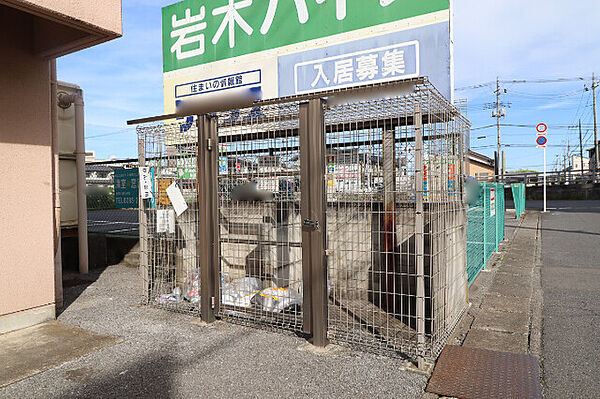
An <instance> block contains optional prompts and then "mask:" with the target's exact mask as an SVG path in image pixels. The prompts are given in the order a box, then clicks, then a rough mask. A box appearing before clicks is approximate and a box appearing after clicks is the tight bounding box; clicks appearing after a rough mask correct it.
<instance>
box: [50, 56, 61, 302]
mask: <svg viewBox="0 0 600 399" xmlns="http://www.w3.org/2000/svg"><path fill="white" fill-rule="evenodd" d="M56 91H57V81H56V60H52V61H50V118H51V123H52V129H51V134H52V204H53V207H54V304H55V306H56V308H57V309H60V308H62V306H63V286H62V253H61V237H60V179H59V158H58V153H59V148H58V113H57V109H56V108H57V106H58V105H57V102H58V99H57V97H56Z"/></svg>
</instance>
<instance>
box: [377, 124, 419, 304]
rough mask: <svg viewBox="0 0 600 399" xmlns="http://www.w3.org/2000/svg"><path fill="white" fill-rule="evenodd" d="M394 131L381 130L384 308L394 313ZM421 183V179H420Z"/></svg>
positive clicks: (396, 244)
mask: <svg viewBox="0 0 600 399" xmlns="http://www.w3.org/2000/svg"><path fill="white" fill-rule="evenodd" d="M395 136H396V132H395V129H389V130H385V131H384V132H383V206H384V208H383V235H384V240H383V244H384V248H383V252H384V253H385V257H384V259H383V261H384V262H385V269H384V275H385V282H383V283H384V284H385V285H384V286H383V288H384V289H383V291H384V292H385V293H386V295H385V298H384V300H385V305H386V307H385V309H386V311H387V312H388V313H393V314H395V313H396V311H395V305H396V303H395V302H396V293H395V282H396V253H397V251H398V250H397V246H398V239H397V236H396V141H395V139H396V137H395ZM421 184H423V181H421Z"/></svg>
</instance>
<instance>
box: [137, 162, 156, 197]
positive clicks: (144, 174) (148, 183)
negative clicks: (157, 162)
mask: <svg viewBox="0 0 600 399" xmlns="http://www.w3.org/2000/svg"><path fill="white" fill-rule="evenodd" d="M139 173H140V194H141V196H142V199H151V198H154V184H153V183H154V182H153V180H154V179H153V175H154V170H153V169H152V168H151V167H149V166H142V167H140V168H139Z"/></svg>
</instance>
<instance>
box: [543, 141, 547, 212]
mask: <svg viewBox="0 0 600 399" xmlns="http://www.w3.org/2000/svg"><path fill="white" fill-rule="evenodd" d="M544 212H547V211H546V147H544Z"/></svg>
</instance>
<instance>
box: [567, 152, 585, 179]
mask: <svg viewBox="0 0 600 399" xmlns="http://www.w3.org/2000/svg"><path fill="white" fill-rule="evenodd" d="M569 165H570V166H569V168H568V170H569V172H570V173H571V174H572V175H580V174H581V170H582V169H583V173H588V172H589V171H590V159H589V158H586V157H583V158H582V157H581V156H579V155H571V160H570V162H569Z"/></svg>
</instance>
